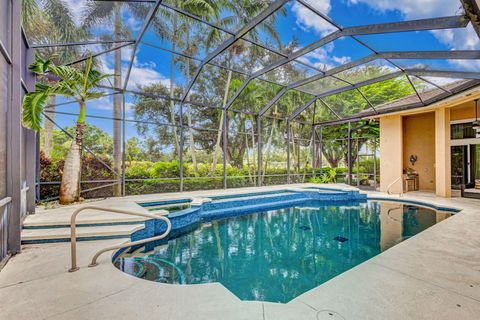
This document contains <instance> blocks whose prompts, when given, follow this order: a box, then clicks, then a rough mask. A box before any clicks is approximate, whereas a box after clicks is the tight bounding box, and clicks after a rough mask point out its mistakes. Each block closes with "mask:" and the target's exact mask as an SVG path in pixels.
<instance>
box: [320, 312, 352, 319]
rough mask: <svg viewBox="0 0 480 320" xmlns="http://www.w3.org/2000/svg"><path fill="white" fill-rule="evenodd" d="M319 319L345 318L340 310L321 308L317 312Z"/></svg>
mask: <svg viewBox="0 0 480 320" xmlns="http://www.w3.org/2000/svg"><path fill="white" fill-rule="evenodd" d="M317 319H318V320H345V318H344V317H342V316H341V315H340V314H339V313H338V312H335V311H332V310H321V311H319V312H318V313H317Z"/></svg>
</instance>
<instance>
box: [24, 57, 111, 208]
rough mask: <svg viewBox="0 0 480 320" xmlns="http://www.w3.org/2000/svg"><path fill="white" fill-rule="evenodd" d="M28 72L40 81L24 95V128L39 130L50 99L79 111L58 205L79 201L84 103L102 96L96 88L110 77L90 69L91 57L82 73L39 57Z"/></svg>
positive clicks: (64, 168)
mask: <svg viewBox="0 0 480 320" xmlns="http://www.w3.org/2000/svg"><path fill="white" fill-rule="evenodd" d="M29 69H30V70H31V71H32V72H34V73H35V74H36V75H37V76H38V77H39V79H40V80H43V81H41V82H38V83H37V84H36V86H35V91H33V92H29V93H27V94H26V95H25V97H24V99H23V105H22V108H23V114H22V120H23V124H24V126H26V127H28V128H30V129H33V130H39V129H40V127H41V124H42V113H43V110H44V108H45V104H46V101H47V99H48V97H49V96H50V95H61V96H65V97H68V98H73V99H74V100H76V101H77V102H78V104H79V107H80V112H79V115H78V118H77V123H76V128H75V139H74V140H73V141H72V144H71V146H70V150H69V151H68V154H67V157H66V158H65V164H64V167H63V175H62V184H61V186H60V203H61V204H69V203H72V202H75V201H78V200H79V199H80V178H81V153H82V147H83V132H84V129H85V122H86V102H87V101H88V100H91V99H98V98H101V97H102V96H104V93H103V92H101V91H100V90H99V88H98V85H99V84H100V82H101V81H102V80H104V79H106V78H108V77H110V76H111V75H109V74H107V75H102V74H101V73H100V72H99V71H97V70H95V69H93V68H92V56H91V55H90V58H89V59H88V60H87V61H86V63H85V69H84V70H79V69H76V68H74V67H71V66H56V65H55V64H54V63H53V61H52V60H51V59H42V58H39V57H38V56H37V58H36V59H35V61H34V62H33V63H32V64H31V65H30V67H29Z"/></svg>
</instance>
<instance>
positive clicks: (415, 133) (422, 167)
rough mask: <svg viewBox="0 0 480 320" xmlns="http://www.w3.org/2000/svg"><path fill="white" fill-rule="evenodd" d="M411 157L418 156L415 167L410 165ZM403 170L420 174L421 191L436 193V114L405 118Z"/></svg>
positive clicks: (429, 113)
mask: <svg viewBox="0 0 480 320" xmlns="http://www.w3.org/2000/svg"><path fill="white" fill-rule="evenodd" d="M411 155H416V156H417V162H415V164H414V165H412V164H411V163H410V156H411ZM403 168H411V169H413V170H415V171H416V172H417V173H418V179H419V190H426V191H435V113H434V112H428V113H422V114H417V115H412V116H406V117H403ZM411 187H412V188H413V186H411Z"/></svg>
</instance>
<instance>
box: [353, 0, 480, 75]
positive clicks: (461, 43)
mask: <svg viewBox="0 0 480 320" xmlns="http://www.w3.org/2000/svg"><path fill="white" fill-rule="evenodd" d="M349 1H350V3H351V4H358V3H363V4H367V5H369V6H370V7H372V8H373V9H375V10H378V11H380V12H382V13H385V12H387V11H397V12H399V13H401V14H402V16H403V17H404V18H405V19H406V20H413V19H422V18H433V17H446V16H452V15H459V14H462V13H463V9H462V6H461V4H460V1H458V0H401V1H399V0H349ZM431 32H432V33H433V35H434V36H435V37H436V38H437V39H438V41H439V42H440V43H442V44H443V45H445V46H446V47H447V48H449V49H452V50H479V49H480V41H479V39H478V36H477V34H476V32H475V30H474V29H473V27H472V25H471V24H469V25H468V26H467V27H466V28H459V29H445V30H433V31H431ZM449 62H450V64H452V65H453V66H455V67H458V68H460V69H463V70H480V62H479V61H471V60H470V61H467V60H451V61H449Z"/></svg>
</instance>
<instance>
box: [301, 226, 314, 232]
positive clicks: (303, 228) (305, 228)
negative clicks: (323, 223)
mask: <svg viewBox="0 0 480 320" xmlns="http://www.w3.org/2000/svg"><path fill="white" fill-rule="evenodd" d="M298 229H300V230H303V231H307V230H311V229H312V228H310V227H309V226H300V227H298Z"/></svg>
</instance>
